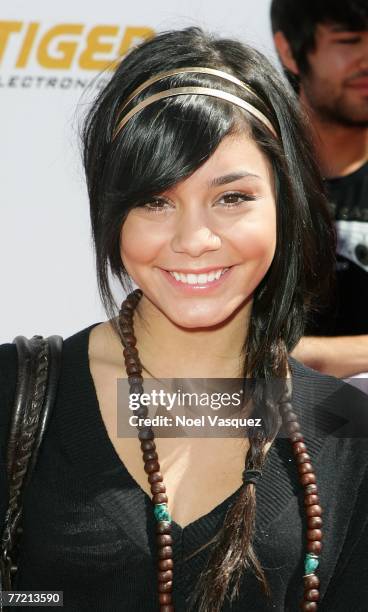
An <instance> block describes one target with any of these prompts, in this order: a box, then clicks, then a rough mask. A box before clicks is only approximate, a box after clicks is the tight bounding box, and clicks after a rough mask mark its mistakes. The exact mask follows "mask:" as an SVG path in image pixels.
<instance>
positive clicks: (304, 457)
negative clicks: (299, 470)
mask: <svg viewBox="0 0 368 612" xmlns="http://www.w3.org/2000/svg"><path fill="white" fill-rule="evenodd" d="M310 459H311V458H310V455H308V453H300V454H299V455H295V461H296V463H297V464H298V465H299V464H300V463H307V462H308V463H309V462H310Z"/></svg>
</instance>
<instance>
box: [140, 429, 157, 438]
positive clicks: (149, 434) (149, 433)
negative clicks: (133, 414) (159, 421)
mask: <svg viewBox="0 0 368 612" xmlns="http://www.w3.org/2000/svg"><path fill="white" fill-rule="evenodd" d="M154 437H155V434H154V431H153V429H152V427H141V428H140V429H139V430H138V438H139V439H140V440H153V439H154Z"/></svg>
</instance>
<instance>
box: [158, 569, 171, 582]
mask: <svg viewBox="0 0 368 612" xmlns="http://www.w3.org/2000/svg"><path fill="white" fill-rule="evenodd" d="M173 577H174V574H173V572H172V570H166V572H159V573H158V581H159V582H169V581H170V580H172V579H173Z"/></svg>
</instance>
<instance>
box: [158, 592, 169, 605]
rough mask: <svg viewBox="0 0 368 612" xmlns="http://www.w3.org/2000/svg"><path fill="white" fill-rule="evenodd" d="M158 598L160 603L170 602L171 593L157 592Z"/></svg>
mask: <svg viewBox="0 0 368 612" xmlns="http://www.w3.org/2000/svg"><path fill="white" fill-rule="evenodd" d="M158 600H159V602H160V604H171V602H172V594H171V593H159V596H158Z"/></svg>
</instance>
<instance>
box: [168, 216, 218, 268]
mask: <svg viewBox="0 0 368 612" xmlns="http://www.w3.org/2000/svg"><path fill="white" fill-rule="evenodd" d="M212 226H213V224H212V223H211V222H210V219H209V218H208V215H207V214H206V213H205V212H204V211H200V210H198V209H197V210H191V211H187V212H186V213H185V214H183V215H181V217H180V218H178V222H177V225H176V227H175V232H174V235H173V237H172V240H171V247H172V249H173V251H175V252H176V253H187V254H188V255H191V256H192V257H199V256H200V255H202V253H204V252H206V251H215V250H217V249H219V248H220V247H221V239H220V236H218V234H217V233H216V231H215V230H214V228H213V227H212Z"/></svg>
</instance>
